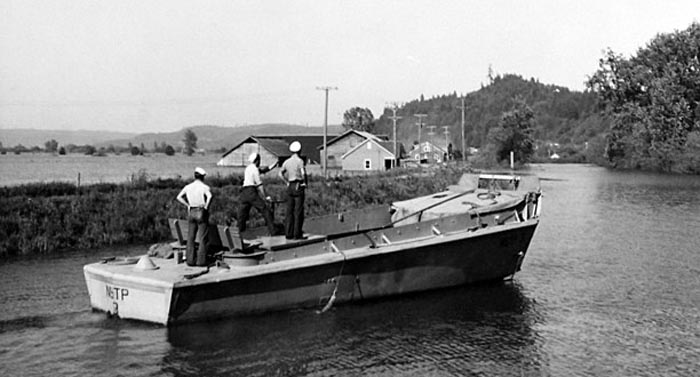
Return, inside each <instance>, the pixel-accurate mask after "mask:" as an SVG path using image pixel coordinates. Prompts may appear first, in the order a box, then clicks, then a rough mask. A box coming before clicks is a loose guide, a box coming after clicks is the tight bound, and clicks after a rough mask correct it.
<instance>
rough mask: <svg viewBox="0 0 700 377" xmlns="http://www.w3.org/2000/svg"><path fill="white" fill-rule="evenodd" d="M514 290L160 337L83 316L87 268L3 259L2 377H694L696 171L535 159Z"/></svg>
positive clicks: (203, 327)
mask: <svg viewBox="0 0 700 377" xmlns="http://www.w3.org/2000/svg"><path fill="white" fill-rule="evenodd" d="M533 170H534V171H535V172H536V173H537V174H538V175H539V176H540V177H542V178H545V179H546V180H544V181H543V182H542V187H543V190H544V192H545V197H544V210H543V219H542V222H541V224H540V227H539V228H538V230H537V232H536V233H535V237H534V240H533V242H532V244H531V247H530V249H529V252H528V255H527V257H526V259H525V263H524V265H523V271H521V272H520V273H519V274H518V275H516V278H515V280H514V281H513V282H510V283H504V284H496V285H480V286H473V287H461V288H456V289H448V290H442V291H435V292H428V293H422V294H416V295H411V296H407V297H399V298H392V299H386V300H381V301H371V302H366V303H362V304H353V305H345V306H339V307H334V308H333V309H332V310H331V311H329V312H326V313H324V314H321V315H319V314H316V312H315V311H313V310H303V311H293V312H282V313H273V314H269V315H264V316H259V317H250V318H235V319H228V320H222V321H218V322H208V323H200V324H192V325H185V326H180V327H175V328H164V327H159V326H154V325H149V324H142V323H134V322H126V321H119V320H114V319H109V318H107V317H106V316H105V315H103V314H99V313H92V312H91V311H90V309H89V303H88V298H87V291H86V288H85V286H84V282H83V276H82V266H83V264H85V263H88V262H93V261H96V260H98V259H99V258H100V257H102V256H108V255H124V254H129V255H136V254H140V253H143V251H144V247H136V246H134V247H129V248H124V249H117V250H102V251H100V252H97V253H95V252H74V253H71V254H68V255H62V256H60V257H51V258H41V259H39V258H37V259H22V260H14V261H5V262H3V263H2V264H0V375H2V376H49V375H52V376H54V375H62V376H66V375H75V376H93V375H103V376H144V375H146V376H406V375H408V376H550V375H551V376H698V375H700V177H684V176H674V175H658V174H649V173H638V172H612V171H608V170H606V169H603V168H598V167H593V166H583V165H538V166H535V167H534V168H533Z"/></svg>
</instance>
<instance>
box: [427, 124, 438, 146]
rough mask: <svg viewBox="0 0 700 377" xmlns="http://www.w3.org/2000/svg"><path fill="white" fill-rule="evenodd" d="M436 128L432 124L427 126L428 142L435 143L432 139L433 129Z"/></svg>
mask: <svg viewBox="0 0 700 377" xmlns="http://www.w3.org/2000/svg"><path fill="white" fill-rule="evenodd" d="M436 128H437V126H435V125H433V126H428V136H430V138H429V139H428V141H430V142H431V143H433V144H434V143H435V142H434V141H433V136H434V135H435V129H436Z"/></svg>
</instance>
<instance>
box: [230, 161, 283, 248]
mask: <svg viewBox="0 0 700 377" xmlns="http://www.w3.org/2000/svg"><path fill="white" fill-rule="evenodd" d="M248 162H249V163H250V164H249V165H248V166H247V167H246V168H245V172H244V173H243V188H242V189H241V198H240V199H241V204H240V207H238V231H239V232H243V231H244V230H246V223H247V222H248V216H249V215H250V208H251V207H254V208H255V209H257V210H258V212H260V214H262V215H263V217H264V218H265V225H267V230H268V232H270V235H271V236H274V235H275V224H274V221H273V219H272V211H271V208H270V206H269V205H268V203H269V202H270V201H272V198H270V197H269V196H267V195H265V188H264V187H263V184H262V180H261V179H260V155H259V154H257V153H255V152H253V153H251V155H250V156H249V157H248ZM272 167H274V165H273V166H272ZM269 169H271V168H267V169H266V171H268V170H269Z"/></svg>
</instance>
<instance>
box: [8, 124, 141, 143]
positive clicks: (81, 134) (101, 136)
mask: <svg viewBox="0 0 700 377" xmlns="http://www.w3.org/2000/svg"><path fill="white" fill-rule="evenodd" d="M134 136H136V134H133V133H126V132H112V131H88V130H77V131H64V130H35V129H14V128H13V129H0V143H2V145H3V147H5V148H10V147H14V146H16V145H18V144H22V145H23V146H25V147H27V148H31V147H34V146H38V147H41V148H43V147H44V143H46V142H47V141H49V140H51V139H53V140H56V141H57V142H58V144H59V145H68V144H75V145H85V144H90V145H95V144H99V143H102V142H105V141H107V140H113V139H127V138H131V137H134Z"/></svg>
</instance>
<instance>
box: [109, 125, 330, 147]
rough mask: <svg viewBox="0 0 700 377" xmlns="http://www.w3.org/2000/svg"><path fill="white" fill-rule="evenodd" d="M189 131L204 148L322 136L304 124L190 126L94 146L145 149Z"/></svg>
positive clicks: (318, 129) (177, 139)
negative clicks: (255, 139) (265, 139)
mask: <svg viewBox="0 0 700 377" xmlns="http://www.w3.org/2000/svg"><path fill="white" fill-rule="evenodd" d="M188 129H189V130H192V132H194V134H195V135H197V147H198V148H203V149H206V150H218V149H221V148H224V149H228V148H231V147H233V146H234V145H236V144H237V143H239V142H241V141H243V139H245V138H247V137H248V136H252V135H256V136H266V135H300V136H301V135H322V134H323V127H306V126H299V125H292V124H259V125H250V126H234V127H224V126H192V127H187V128H183V129H181V130H179V131H175V132H164V133H144V134H138V135H133V136H130V137H128V138H120V139H113V140H107V141H104V142H102V143H100V144H98V145H97V146H105V147H107V146H109V145H110V144H111V145H114V146H126V145H128V144H129V143H131V144H132V145H135V146H140V145H141V144H142V143H143V145H144V146H145V147H146V148H147V149H150V148H152V147H153V145H154V143H157V144H158V145H160V144H161V143H165V144H169V145H172V146H179V145H181V143H182V140H183V139H184V138H185V131H186V130H188ZM341 132H343V128H342V127H341V126H328V135H338V134H340V133H341Z"/></svg>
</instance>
